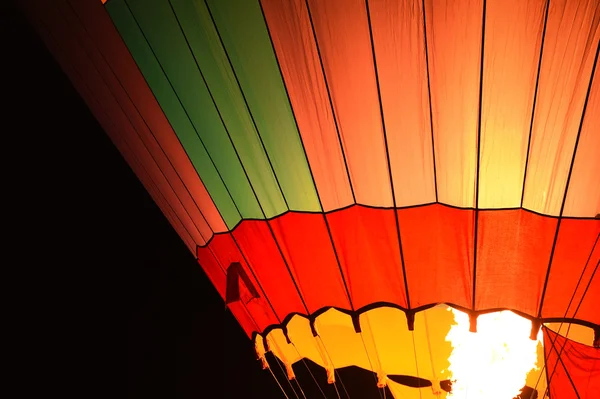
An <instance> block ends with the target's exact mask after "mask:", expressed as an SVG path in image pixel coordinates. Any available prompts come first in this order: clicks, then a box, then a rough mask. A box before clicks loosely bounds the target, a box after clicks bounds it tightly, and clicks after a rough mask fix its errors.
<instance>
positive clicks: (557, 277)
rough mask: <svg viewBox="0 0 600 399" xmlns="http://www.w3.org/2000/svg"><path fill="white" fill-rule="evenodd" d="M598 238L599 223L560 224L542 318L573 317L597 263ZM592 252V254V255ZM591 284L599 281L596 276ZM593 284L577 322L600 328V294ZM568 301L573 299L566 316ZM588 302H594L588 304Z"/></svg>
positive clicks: (599, 254) (565, 221)
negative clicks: (579, 320)
mask: <svg viewBox="0 0 600 399" xmlns="http://www.w3.org/2000/svg"><path fill="white" fill-rule="evenodd" d="M599 234H600V220H591V219H563V220H562V222H561V223H560V231H559V232H558V238H557V241H556V249H555V251H554V259H553V261H552V268H551V270H550V277H549V279H548V288H547V289H546V296H545V298H544V308H543V309H542V317H557V316H558V317H563V316H566V317H574V314H575V309H576V308H577V306H578V304H579V303H580V301H581V296H582V295H583V292H584V291H585V289H586V287H587V285H588V283H589V281H590V278H591V276H592V273H593V272H594V269H595V267H596V265H597V264H598V262H599V261H600V243H597V242H596V240H597V239H598V235H599ZM594 245H595V248H594ZM592 250H594V252H593V253H592ZM590 255H591V256H590ZM584 269H585V272H584ZM582 272H584V273H583V277H582V279H581V282H580V283H579V286H578V287H577V282H578V281H579V277H580V276H581V274H582ZM594 281H596V282H597V281H600V274H598V273H596V276H595V280H594ZM594 284H595V283H593V284H592V285H593V286H590V288H589V290H588V292H587V294H586V300H585V301H584V303H585V304H586V305H585V306H584V303H582V306H581V308H580V309H579V311H578V313H577V318H582V319H584V320H588V321H592V322H594V323H597V324H600V311H599V310H598V308H599V307H600V296H599V294H600V293H599V291H598V285H597V284H595V285H594ZM594 287H596V288H595V289H594ZM573 294H575V295H573ZM590 295H591V296H590ZM571 297H573V303H572V304H571V307H570V308H569V309H568V312H567V306H568V305H569V301H570V299H571ZM590 299H595V300H592V301H590ZM588 303H590V304H591V303H594V304H595V306H594V307H595V309H592V307H591V306H588V305H587V304H588Z"/></svg>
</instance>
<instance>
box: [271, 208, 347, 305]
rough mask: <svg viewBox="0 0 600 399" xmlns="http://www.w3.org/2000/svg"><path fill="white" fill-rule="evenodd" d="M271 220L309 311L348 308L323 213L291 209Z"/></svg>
mask: <svg viewBox="0 0 600 399" xmlns="http://www.w3.org/2000/svg"><path fill="white" fill-rule="evenodd" d="M269 223H271V227H272V228H273V232H274V234H275V238H276V239H277V241H278V242H279V245H280V247H281V250H282V252H283V254H284V256H285V258H286V260H287V263H288V266H289V267H290V269H291V270H292V273H293V274H294V278H295V280H296V282H297V283H298V286H299V287H300V290H301V292H302V297H303V298H304V301H305V302H306V306H307V307H308V310H309V312H311V313H312V312H314V311H316V310H318V309H320V308H322V307H324V306H337V307H340V308H344V309H349V308H350V303H349V301H348V295H347V294H346V290H345V288H344V281H343V280H342V276H341V274H340V268H339V266H338V263H337V261H336V258H335V252H334V251H333V246H332V243H331V239H330V238H329V234H328V232H327V225H326V224H325V218H324V217H323V214H315V213H312V214H311V213H294V212H288V213H287V214H285V215H283V216H280V217H278V218H275V219H273V220H272V221H271V222H269Z"/></svg>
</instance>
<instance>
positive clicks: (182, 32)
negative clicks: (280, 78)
mask: <svg viewBox="0 0 600 399" xmlns="http://www.w3.org/2000/svg"><path fill="white" fill-rule="evenodd" d="M169 6H170V7H171V11H172V13H173V16H174V17H175V20H176V21H177V25H178V26H179V29H180V30H181V34H182V35H183V38H184V40H185V42H186V45H187V46H188V50H189V51H190V53H191V55H192V58H194V62H195V63H196V67H197V68H198V72H199V74H200V77H201V78H202V81H203V82H204V85H205V86H206V90H207V91H208V94H209V95H210V98H211V100H212V101H213V105H214V106H215V109H216V111H217V114H218V115H219V119H220V120H221V123H222V124H223V128H224V129H225V132H226V133H227V136H228V137H229V131H228V129H227V126H226V125H225V121H224V120H223V117H222V115H221V112H220V111H219V109H218V108H217V104H216V102H215V100H214V97H213V95H212V92H211V90H210V88H209V87H208V84H207V82H206V80H205V78H204V74H203V73H202V70H201V69H200V65H199V64H198V62H197V60H196V55H195V54H194V52H193V51H192V48H191V46H190V44H189V42H188V39H187V36H186V35H185V32H184V30H183V27H182V26H181V23H180V22H179V18H178V17H177V13H176V12H175V9H174V8H173V5H172V4H171V1H170V0H169ZM198 138H199V139H200V137H199V136H198ZM229 140H230V141H231V137H229ZM200 142H201V143H203V142H202V139H200ZM231 144H232V145H233V142H231ZM203 145H204V143H203ZM234 150H235V147H234ZM206 153H207V154H208V158H209V159H210V161H211V163H212V165H213V167H214V168H215V170H216V172H217V175H218V176H219V179H220V180H221V183H223V186H224V187H225V190H226V191H227V194H229V197H230V198H231V201H232V202H233V204H234V206H235V207H236V209H237V210H238V213H239V209H238V208H237V204H236V203H235V201H234V199H233V196H232V195H231V193H230V192H229V188H228V187H227V185H226V184H225V180H224V179H223V176H222V175H221V172H220V171H219V169H218V168H217V165H216V164H215V163H214V161H213V159H212V156H211V155H210V153H209V152H208V150H207V151H206ZM236 155H237V151H236ZM238 162H240V166H241V167H242V170H244V167H243V165H241V160H240V158H239V155H238ZM244 173H245V170H244ZM246 178H247V179H248V181H249V180H250V179H249V178H248V176H247V175H246ZM250 188H251V189H252V191H253V192H254V188H253V186H252V184H250ZM254 196H255V198H256V200H257V203H258V205H259V207H260V202H259V201H258V196H256V193H254ZM261 211H262V208H261ZM262 213H263V216H264V211H263V212H262ZM240 218H241V221H243V220H244V219H243V217H242V215H241V213H240ZM267 223H268V222H267ZM229 235H230V237H231V239H232V240H233V242H234V244H235V246H236V247H237V249H238V251H239V253H240V255H241V256H242V258H243V259H244V262H245V263H246V265H247V266H248V269H250V272H251V273H252V276H253V277H254V279H255V280H256V282H257V284H258V286H259V288H260V289H261V291H262V293H263V295H264V296H265V299H266V301H267V303H268V304H269V307H270V308H271V310H272V311H273V314H274V315H275V317H276V318H277V320H278V321H279V323H281V319H280V318H279V316H278V315H277V312H275V308H274V307H273V305H272V303H271V301H270V300H269V298H268V297H267V294H266V291H265V290H264V289H263V287H262V284H261V283H260V280H259V279H258V277H257V276H256V274H255V273H254V270H253V269H252V267H251V266H250V265H251V264H250V262H249V261H248V259H247V258H246V255H244V252H243V251H242V248H241V247H240V245H239V243H238V242H237V239H236V238H235V236H234V234H233V231H230V233H229Z"/></svg>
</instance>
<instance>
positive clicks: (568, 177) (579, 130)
mask: <svg viewBox="0 0 600 399" xmlns="http://www.w3.org/2000/svg"><path fill="white" fill-rule="evenodd" d="M599 50H600V43H598V45H597V46H596V56H595V58H594V64H593V66H592V71H591V74H590V81H589V83H588V87H587V93H586V95H585V102H584V104H583V110H582V111H581V119H580V120H579V128H578V129H577V138H576V139H575V147H574V148H573V156H572V157H571V165H570V166H569V174H568V175H567V181H566V183H565V192H564V194H563V200H562V204H561V206H560V213H559V217H558V221H557V222H556V231H555V233H554V241H553V242H552V251H551V252H550V259H549V261H548V268H547V269H546V278H545V280H544V288H543V290H542V297H541V299H540V306H539V309H538V317H540V315H541V314H542V308H543V306H544V299H545V296H546V289H547V288H548V280H549V278H550V271H551V270H552V262H553V261H554V252H555V250H556V242H557V241H558V233H559V231H560V225H561V221H562V219H563V212H564V210H565V204H566V202H567V194H568V193H569V185H570V183H571V176H572V175H573V166H574V165H575V158H576V156H577V149H578V147H579V139H580V137H581V130H582V128H583V122H584V120H585V113H586V111H587V105H588V102H589V99H590V93H591V91H592V83H593V81H594V76H595V75H596V65H598V51H599Z"/></svg>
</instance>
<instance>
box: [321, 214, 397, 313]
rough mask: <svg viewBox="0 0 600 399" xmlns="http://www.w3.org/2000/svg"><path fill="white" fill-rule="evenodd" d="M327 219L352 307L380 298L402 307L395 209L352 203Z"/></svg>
mask: <svg viewBox="0 0 600 399" xmlns="http://www.w3.org/2000/svg"><path fill="white" fill-rule="evenodd" d="M327 220H328V221H329V224H330V227H331V233H332V235H333V241H334V244H335V246H336V248H337V253H338V257H339V259H340V263H341V265H342V270H343V272H344V276H345V278H346V283H347V285H348V290H349V291H350V297H351V300H352V304H353V305H354V308H355V309H360V308H362V307H363V306H366V305H369V304H372V303H373V302H381V301H382V302H391V303H395V304H397V305H400V306H404V307H405V306H406V294H405V288H404V276H403V274H402V263H401V261H400V250H399V247H398V238H397V237H398V236H397V232H396V222H395V218H394V211H393V210H392V209H373V208H367V207H364V206H360V205H355V206H352V207H350V208H347V209H345V210H342V211H338V212H333V213H330V214H328V215H327Z"/></svg>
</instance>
